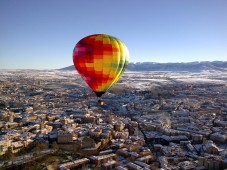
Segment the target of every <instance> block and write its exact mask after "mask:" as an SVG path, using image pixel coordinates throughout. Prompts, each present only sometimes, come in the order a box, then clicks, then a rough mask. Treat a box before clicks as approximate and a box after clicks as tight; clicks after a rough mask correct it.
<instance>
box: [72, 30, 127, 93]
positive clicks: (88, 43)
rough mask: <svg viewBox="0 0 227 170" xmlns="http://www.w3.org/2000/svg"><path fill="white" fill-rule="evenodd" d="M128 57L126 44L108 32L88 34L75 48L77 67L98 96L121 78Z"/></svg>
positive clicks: (74, 59)
mask: <svg viewBox="0 0 227 170" xmlns="http://www.w3.org/2000/svg"><path fill="white" fill-rule="evenodd" d="M128 59H129V53H128V49H127V47H126V46H125V44H124V43H123V42H122V41H120V40H119V39H117V38H115V37H113V36H110V35H107V34H94V35H90V36H87V37H85V38H83V39H81V40H80V41H79V42H78V43H77V44H76V46H75V48H74V50H73V62H74V66H75V68H76V69H77V71H78V72H79V74H80V75H81V76H82V77H83V79H84V80H85V81H86V83H87V84H88V85H89V86H90V88H91V89H92V90H93V91H94V92H95V94H96V95H97V96H98V97H101V96H102V94H104V93H105V92H106V91H107V90H108V89H109V88H110V87H111V86H112V85H113V84H114V83H116V82H117V81H118V80H119V79H120V77H121V76H122V74H123V73H124V71H125V69H126V67H127V65H128Z"/></svg>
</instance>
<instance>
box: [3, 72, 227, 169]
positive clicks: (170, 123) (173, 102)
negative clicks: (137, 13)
mask: <svg viewBox="0 0 227 170" xmlns="http://www.w3.org/2000/svg"><path fill="white" fill-rule="evenodd" d="M226 86H227V75H226V73H225V72H209V73H207V72H202V73H189V72H180V73H177V72H129V71H128V72H126V73H125V74H124V76H123V77H122V78H121V80H120V81H119V82H118V83H117V84H116V85H115V86H114V87H113V88H111V89H110V90H109V91H108V92H107V93H106V94H104V95H103V97H102V101H103V102H104V103H103V104H102V105H101V104H99V103H98V100H99V99H97V97H96V96H95V95H94V93H93V92H92V91H91V90H90V89H89V88H88V86H87V85H86V84H85V82H84V81H83V79H82V78H81V77H80V76H79V74H77V73H76V72H75V71H60V70H49V71H38V70H1V71H0V128H1V132H0V155H1V156H0V169H97V170H99V169H101V170H107V169H117V170H127V169H129V170H137V169H147V170H148V169H171V170H174V169H176V170H177V169H182V170H192V169H196V170H205V169H208V170H209V169H225V168H227V129H226V128H227V87H226Z"/></svg>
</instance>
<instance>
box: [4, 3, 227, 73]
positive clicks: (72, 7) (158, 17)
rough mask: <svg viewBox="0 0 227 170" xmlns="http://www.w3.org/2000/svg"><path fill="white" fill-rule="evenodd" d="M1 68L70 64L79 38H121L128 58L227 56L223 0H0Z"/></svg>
mask: <svg viewBox="0 0 227 170" xmlns="http://www.w3.org/2000/svg"><path fill="white" fill-rule="evenodd" d="M0 21H1V27H0V37H1V39H0V69H58V68H63V67H67V66H70V65H73V62H72V51H73V48H74V46H75V44H76V43H77V42H78V41H79V40H80V39H81V38H83V37H85V36H87V35H91V34H96V33H106V34H110V35H113V36H116V37H117V38H119V39H121V40H122V41H123V42H124V43H125V44H126V46H127V47H128V49H129V53H130V62H158V63H169V62H170V63H175V62H194V61H226V60H227V1H226V0H219V1H212V0H200V1H197V0H191V1H182V0H172V1H168V0H163V1H154V0H152V1H145V0H144V1H142V2H141V1H140V3H139V2H132V1H129V0H126V1H120V0H117V1H113V2H111V1H108V2H107V1H104V0H98V1H95V2H94V1H80V0H79V1H73V0H68V1H60V0H55V1H54V0H49V1H44V0H41V1H29V0H21V1H16V0H9V1H0Z"/></svg>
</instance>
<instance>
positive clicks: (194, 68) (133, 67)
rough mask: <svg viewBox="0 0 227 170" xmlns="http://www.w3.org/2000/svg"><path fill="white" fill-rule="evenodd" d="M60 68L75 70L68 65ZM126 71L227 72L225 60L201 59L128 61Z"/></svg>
mask: <svg viewBox="0 0 227 170" xmlns="http://www.w3.org/2000/svg"><path fill="white" fill-rule="evenodd" d="M60 70H75V67H74V66H73V65H72V66H68V67H65V68H62V69H60ZM127 71H173V72H181V71H186V72H202V71H224V72H227V61H203V62H188V63H154V62H137V63H129V64H128V67H127Z"/></svg>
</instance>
